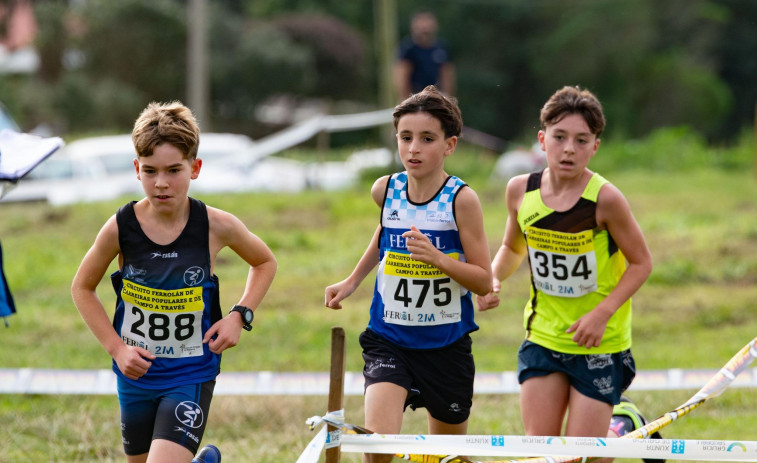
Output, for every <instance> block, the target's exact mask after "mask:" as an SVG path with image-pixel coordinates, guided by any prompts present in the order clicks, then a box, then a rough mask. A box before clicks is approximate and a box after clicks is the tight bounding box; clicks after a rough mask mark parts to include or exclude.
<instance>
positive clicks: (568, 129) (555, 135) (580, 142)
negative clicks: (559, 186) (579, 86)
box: [539, 114, 599, 176]
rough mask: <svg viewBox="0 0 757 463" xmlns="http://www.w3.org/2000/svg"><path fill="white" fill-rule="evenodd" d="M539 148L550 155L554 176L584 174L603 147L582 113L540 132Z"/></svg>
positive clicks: (567, 117)
mask: <svg viewBox="0 0 757 463" xmlns="http://www.w3.org/2000/svg"><path fill="white" fill-rule="evenodd" d="M539 145H540V146H541V149H542V151H544V152H545V153H547V165H548V166H549V169H550V171H551V172H553V173H554V174H557V175H560V174H565V175H568V176H571V175H577V174H582V173H583V171H584V169H585V168H586V166H587V165H588V164H589V160H591V158H593V157H594V154H596V152H597V149H598V148H599V139H598V138H597V136H596V135H594V134H593V133H591V131H590V130H589V125H588V124H587V123H586V121H585V120H584V118H583V117H581V115H580V114H568V115H567V116H565V117H563V118H562V119H561V120H560V121H558V122H556V123H555V124H553V125H549V126H547V128H546V129H545V130H540V131H539Z"/></svg>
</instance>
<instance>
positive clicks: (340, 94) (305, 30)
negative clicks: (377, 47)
mask: <svg viewBox="0 0 757 463" xmlns="http://www.w3.org/2000/svg"><path fill="white" fill-rule="evenodd" d="M274 24H275V25H276V27H277V28H279V29H280V30H281V31H283V32H284V33H285V34H286V35H287V36H288V37H289V38H290V39H291V40H292V41H293V42H294V43H296V44H298V45H300V46H302V47H305V48H307V49H309V50H310V53H311V54H312V56H313V60H314V62H313V64H314V68H313V71H314V72H315V75H314V76H313V80H314V82H315V85H314V87H313V89H312V90H311V92H309V93H305V95H306V96H319V97H322V96H324V95H327V96H328V97H329V98H337V99H338V98H357V97H361V96H362V95H361V90H365V86H364V85H363V82H364V75H363V71H364V65H365V62H366V59H365V45H364V42H363V40H362V38H361V37H360V36H359V35H358V34H356V33H355V32H353V31H352V29H350V28H349V27H348V26H347V25H346V24H345V23H344V22H342V21H339V20H338V19H336V18H334V17H330V16H324V15H286V16H283V17H279V18H277V19H276V20H275V22H274Z"/></svg>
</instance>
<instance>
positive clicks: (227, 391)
mask: <svg viewBox="0 0 757 463" xmlns="http://www.w3.org/2000/svg"><path fill="white" fill-rule="evenodd" d="M717 371H718V370H714V369H713V370H704V369H702V370H682V369H678V368H673V369H670V370H647V371H639V372H637V374H636V378H635V379H634V381H633V383H632V384H631V387H630V388H629V391H650V390H681V389H698V388H699V387H701V385H702V384H703V383H704V382H705V381H707V379H709V378H710V377H711V376H712V375H713V374H714V373H715V372H717ZM363 386H364V383H363V374H362V373H361V372H347V373H346V374H345V380H344V394H345V395H356V396H361V395H363ZM730 387H752V388H753V387H757V368H752V369H750V370H747V371H745V372H744V373H742V374H740V375H739V376H738V377H736V379H734V380H733V384H731V386H730ZM328 390H329V373H327V372H323V373H321V372H312V373H307V372H305V373H291V372H276V373H274V372H270V371H256V372H224V373H221V374H220V375H219V376H218V381H217V383H216V389H215V392H214V395H217V396H218V395H328ZM474 392H475V393H476V394H517V393H518V392H520V387H519V385H518V381H517V379H516V375H515V372H512V371H505V372H499V373H481V372H480V373H476V380H475V383H474ZM115 393H116V375H115V374H114V373H113V372H112V371H111V370H106V369H103V370H57V369H34V368H20V369H12V368H0V394H93V395H100V394H115Z"/></svg>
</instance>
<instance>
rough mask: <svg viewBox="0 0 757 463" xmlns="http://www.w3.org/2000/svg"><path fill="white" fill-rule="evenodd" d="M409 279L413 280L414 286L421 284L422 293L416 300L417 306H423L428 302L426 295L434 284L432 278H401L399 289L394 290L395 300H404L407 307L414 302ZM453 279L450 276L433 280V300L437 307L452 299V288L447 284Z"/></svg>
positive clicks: (403, 302)
mask: <svg viewBox="0 0 757 463" xmlns="http://www.w3.org/2000/svg"><path fill="white" fill-rule="evenodd" d="M408 281H410V282H412V284H413V286H420V287H421V288H420V294H419V295H418V300H417V301H415V307H423V303H424V302H426V297H427V296H428V292H429V290H430V289H431V286H432V284H431V283H432V280H408V279H407V278H402V279H400V281H399V283H398V284H397V289H396V290H395V291H394V300H395V301H398V302H402V304H404V306H405V307H408V306H409V305H410V304H412V303H413V298H412V296H411V295H410V292H409V291H408V288H409V286H408ZM450 281H451V280H450V279H449V278H439V279H435V280H433V298H434V299H433V301H434V305H436V306H437V307H441V306H445V305H447V304H449V303H450V302H451V301H452V290H451V289H450V288H448V287H446V286H443V285H445V284H447V283H449V282H450Z"/></svg>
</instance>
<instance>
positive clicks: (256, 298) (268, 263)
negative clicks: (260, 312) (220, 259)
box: [71, 102, 276, 463]
mask: <svg viewBox="0 0 757 463" xmlns="http://www.w3.org/2000/svg"><path fill="white" fill-rule="evenodd" d="M199 138H200V133H199V128H198V127H197V123H196V121H195V118H194V116H193V115H192V112H191V111H190V110H189V108H187V107H186V106H184V105H182V104H181V103H179V102H173V103H168V104H158V103H151V104H150V105H148V106H147V108H146V109H145V110H144V111H143V112H142V114H141V115H140V116H139V118H138V119H137V121H136V123H135V124H134V131H133V132H132V139H133V141H134V147H135V150H136V154H137V159H135V160H134V167H135V169H136V174H137V179H139V180H140V181H141V183H142V188H143V189H144V192H145V198H144V199H142V200H140V201H132V202H129V203H127V204H126V205H124V206H123V207H121V208H120V209H119V210H118V212H117V213H116V214H115V215H113V216H112V217H111V218H110V219H108V221H107V222H106V223H105V225H104V226H103V227H102V229H101V230H100V232H99V233H98V235H97V238H96V239H95V242H94V244H93V245H92V247H91V248H90V249H89V251H88V252H87V254H86V255H85V256H84V259H83V260H82V263H81V265H80V266H79V270H78V271H77V273H76V276H75V277H74V281H73V284H72V289H71V292H72V295H73V299H74V303H75V304H76V307H77V309H78V310H79V312H80V313H81V316H82V318H83V319H84V321H85V323H86V324H87V326H88V327H89V329H90V330H91V331H92V332H93V333H94V334H95V336H96V337H97V339H98V340H99V341H100V343H101V344H102V346H103V347H104V348H105V350H106V351H107V352H108V354H110V356H111V357H112V358H113V371H114V372H115V374H116V376H117V389H118V400H119V404H120V407H121V433H122V440H123V445H124V452H125V453H126V459H127V461H128V462H129V463H141V462H146V461H147V460H148V456H149V459H150V461H171V462H186V463H189V462H190V460H192V456H193V455H194V454H195V453H196V452H197V449H198V447H199V444H200V441H201V440H202V436H203V433H204V431H205V425H206V423H207V419H208V411H209V409H210V402H211V399H212V396H213V389H214V386H215V378H216V376H217V375H218V373H219V372H220V364H221V353H222V352H223V351H224V350H226V349H228V348H230V347H234V346H235V345H237V344H238V342H239V339H240V335H241V331H242V328H245V329H246V330H247V331H249V330H250V329H251V322H252V319H253V315H252V313H253V311H254V310H255V309H256V308H257V307H258V305H259V304H260V302H261V300H262V299H263V296H264V295H265V294H266V292H267V291H268V288H269V287H270V285H271V282H272V280H273V277H274V275H275V273H276V259H275V258H274V256H273V254H272V253H271V250H270V249H269V248H268V246H266V244H265V243H264V242H263V241H262V240H260V238H258V237H256V236H255V235H253V234H252V233H250V231H249V230H248V229H247V227H245V225H244V224H243V223H242V222H241V221H240V220H239V219H237V218H236V217H234V216H233V215H231V214H229V213H228V212H224V211H221V210H219V209H215V208H212V207H209V206H206V205H205V204H204V203H202V202H201V201H198V200H196V199H193V198H190V197H189V196H188V190H189V185H190V182H191V180H193V179H195V178H197V176H198V175H199V173H200V168H201V167H202V160H201V159H199V158H197V147H198V145H199V141H200V140H199ZM227 246H228V247H230V248H231V249H233V250H234V251H235V252H236V253H237V255H238V256H239V257H240V258H242V259H243V260H244V261H245V262H247V263H248V264H249V266H250V270H249V276H248V278H247V284H246V286H245V289H244V293H243V295H242V297H241V298H240V300H239V304H238V305H235V306H234V307H233V308H232V311H231V312H229V314H228V315H226V316H224V314H223V313H222V312H221V307H220V303H219V294H218V278H217V277H216V275H215V273H214V266H215V260H216V256H217V255H218V252H219V251H220V250H221V249H223V248H225V247H227ZM116 258H117V259H118V268H119V269H118V271H116V272H115V273H114V274H113V275H111V281H112V284H113V288H114V290H115V291H116V296H117V302H116V311H115V314H114V317H113V322H112V323H111V321H110V320H109V318H108V314H107V313H106V311H105V308H104V307H103V304H102V302H101V301H100V299H99V298H98V296H97V293H96V289H97V285H98V283H99V282H100V280H102V278H103V276H104V275H105V272H106V271H107V269H108V267H109V265H110V263H111V262H112V261H113V260H114V259H116ZM212 458H215V460H216V461H220V454H219V453H218V450H217V449H216V448H215V447H213V446H208V447H206V448H205V449H203V450H202V451H201V452H200V454H198V460H197V461H212ZM192 461H194V460H192Z"/></svg>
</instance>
